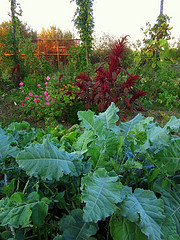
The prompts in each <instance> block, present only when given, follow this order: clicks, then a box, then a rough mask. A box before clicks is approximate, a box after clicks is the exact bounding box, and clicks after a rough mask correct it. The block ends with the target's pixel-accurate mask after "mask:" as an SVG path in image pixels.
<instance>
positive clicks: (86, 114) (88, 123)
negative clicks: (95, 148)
mask: <svg viewBox="0 0 180 240" xmlns="http://www.w3.org/2000/svg"><path fill="white" fill-rule="evenodd" d="M78 117H79V120H80V121H81V126H82V127H83V128H85V129H86V130H93V132H94V133H95V134H96V135H99V134H101V131H102V129H103V125H104V123H103V121H100V120H98V119H97V118H96V116H95V114H94V112H92V111H91V110H88V111H79V112H78Z"/></svg>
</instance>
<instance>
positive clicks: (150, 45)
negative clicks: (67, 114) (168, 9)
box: [135, 15, 180, 110]
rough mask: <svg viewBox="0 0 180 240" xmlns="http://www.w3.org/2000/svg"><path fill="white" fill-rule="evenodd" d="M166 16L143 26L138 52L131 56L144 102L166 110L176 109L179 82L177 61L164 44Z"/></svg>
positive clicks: (166, 40)
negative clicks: (142, 38)
mask: <svg viewBox="0 0 180 240" xmlns="http://www.w3.org/2000/svg"><path fill="white" fill-rule="evenodd" d="M169 21H170V18H169V17H168V16H167V15H160V16H159V17H158V18H157V21H156V23H155V24H154V26H151V24H150V23H147V24H146V26H147V29H146V30H144V34H145V38H144V40H143V45H142V46H141V50H140V52H139V53H138V52H136V53H135V59H136V60H135V62H136V65H135V68H136V71H137V73H138V74H139V75H140V76H142V79H141V81H140V85H141V87H143V89H144V90H145V91H147V92H148V94H147V98H149V99H151V101H153V102H156V103H158V104H159V103H160V104H161V105H163V106H165V107H166V108H167V109H168V110H171V109H172V108H173V107H178V99H179V91H180V89H179V84H178V81H177V82H176V80H175V79H178V78H179V73H178V70H176V69H175V68H174V65H175V64H178V59H177V58H176V57H175V55H174V56H173V55H172V49H171V48H170V45H169V43H168V40H170V35H171V32H170V31H171V29H172V27H170V25H169V23H168V22H169Z"/></svg>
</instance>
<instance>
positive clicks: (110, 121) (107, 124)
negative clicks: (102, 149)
mask: <svg viewBox="0 0 180 240" xmlns="http://www.w3.org/2000/svg"><path fill="white" fill-rule="evenodd" d="M118 112H119V109H118V108H117V107H116V106H115V104H114V103H113V102H112V103H111V105H110V106H109V107H108V108H107V110H106V111H105V112H103V113H100V114H99V115H98V116H96V118H97V119H99V120H101V121H102V122H103V123H104V128H105V129H107V130H112V131H115V132H116V131H117V130H119V128H118V127H117V126H116V122H117V121H118V119H119V117H118V115H117V113H118Z"/></svg>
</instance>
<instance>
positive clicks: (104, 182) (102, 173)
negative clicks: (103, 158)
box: [81, 168, 122, 222]
mask: <svg viewBox="0 0 180 240" xmlns="http://www.w3.org/2000/svg"><path fill="white" fill-rule="evenodd" d="M117 180H118V176H116V175H115V174H114V173H109V174H108V173H107V171H106V170H105V169H103V168H99V169H97V170H96V171H95V172H94V173H89V174H88V175H87V176H85V177H83V179H82V183H81V184H82V185H81V190H82V200H83V201H84V203H85V204H86V206H85V207H84V209H83V210H84V220H85V222H97V221H98V220H103V219H105V218H106V217H108V216H110V215H111V214H113V213H114V211H115V210H116V203H118V202H120V201H121V198H122V194H121V190H122V185H121V183H120V182H116V181H117Z"/></svg>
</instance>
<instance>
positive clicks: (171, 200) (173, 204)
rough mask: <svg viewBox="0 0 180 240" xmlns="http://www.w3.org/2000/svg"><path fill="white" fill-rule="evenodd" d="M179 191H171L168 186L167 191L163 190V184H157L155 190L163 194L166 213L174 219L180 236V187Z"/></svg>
mask: <svg viewBox="0 0 180 240" xmlns="http://www.w3.org/2000/svg"><path fill="white" fill-rule="evenodd" d="M176 187H177V189H171V187H170V186H169V185H168V186H166V188H165V189H163V188H162V186H161V183H159V182H156V183H155V185H154V190H155V191H156V192H158V193H160V194H161V198H162V199H163V201H164V205H165V212H166V213H167V215H168V216H169V217H170V216H171V217H172V218H173V219H174V221H175V223H176V228H177V231H178V233H179V235H180V185H178V186H176Z"/></svg>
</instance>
